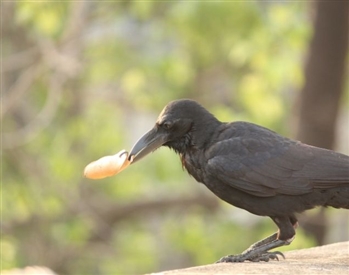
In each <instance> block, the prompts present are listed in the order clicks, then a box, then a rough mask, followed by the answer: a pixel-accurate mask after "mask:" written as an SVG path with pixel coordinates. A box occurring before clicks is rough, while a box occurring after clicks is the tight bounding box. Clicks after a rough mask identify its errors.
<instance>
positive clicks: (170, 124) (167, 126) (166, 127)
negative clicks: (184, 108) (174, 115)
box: [162, 121, 173, 130]
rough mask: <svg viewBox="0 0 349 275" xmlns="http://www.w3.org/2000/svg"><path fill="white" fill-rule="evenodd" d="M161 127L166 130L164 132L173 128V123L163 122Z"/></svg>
mask: <svg viewBox="0 0 349 275" xmlns="http://www.w3.org/2000/svg"><path fill="white" fill-rule="evenodd" d="M162 126H163V127H164V128H165V129H166V130H169V129H171V128H172V126H173V123H172V122H169V121H165V122H164V123H163V124H162Z"/></svg>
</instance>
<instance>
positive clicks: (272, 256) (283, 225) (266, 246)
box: [216, 217, 297, 263]
mask: <svg viewBox="0 0 349 275" xmlns="http://www.w3.org/2000/svg"><path fill="white" fill-rule="evenodd" d="M272 219H273V220H274V221H275V223H276V224H277V225H278V226H279V231H278V232H276V233H274V234H273V235H271V236H269V237H267V238H265V239H263V240H261V241H258V242H256V243H254V244H253V245H251V246H250V247H249V248H248V249H246V250H245V251H244V252H242V253H241V254H239V255H228V256H225V257H223V258H221V259H220V260H218V261H217V262H216V263H227V262H244V261H252V262H259V261H265V262H267V261H269V260H278V259H279V258H278V256H282V257H283V258H285V257H284V255H283V254H282V253H281V252H278V251H275V252H269V250H271V249H274V248H277V247H280V246H284V245H289V244H290V243H291V242H292V240H293V239H294V237H295V231H294V228H295V227H296V226H297V220H296V219H295V218H293V217H281V218H272ZM280 237H282V238H280Z"/></svg>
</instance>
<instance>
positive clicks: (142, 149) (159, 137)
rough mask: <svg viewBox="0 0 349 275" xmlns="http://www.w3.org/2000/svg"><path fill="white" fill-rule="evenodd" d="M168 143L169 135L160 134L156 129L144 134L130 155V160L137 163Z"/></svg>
mask: <svg viewBox="0 0 349 275" xmlns="http://www.w3.org/2000/svg"><path fill="white" fill-rule="evenodd" d="M166 142H167V134H166V133H160V132H159V131H158V129H157V128H156V127H154V128H153V129H151V130H150V131H149V132H147V133H146V134H144V135H143V136H142V137H141V138H140V139H139V140H138V141H137V142H136V144H135V145H133V147H132V149H131V152H130V154H129V160H130V161H132V163H133V162H136V161H138V160H140V159H142V158H143V157H145V156H146V155H148V154H149V153H151V152H153V151H155V150H156V149H157V148H159V147H160V146H161V145H163V144H164V143H166Z"/></svg>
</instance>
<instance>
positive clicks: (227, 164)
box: [130, 99, 349, 262]
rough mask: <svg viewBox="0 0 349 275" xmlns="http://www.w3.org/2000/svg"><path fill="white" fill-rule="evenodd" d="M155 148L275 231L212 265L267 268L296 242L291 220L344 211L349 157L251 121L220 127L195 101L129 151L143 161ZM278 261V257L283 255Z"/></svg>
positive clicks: (174, 109)
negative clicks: (170, 153) (307, 213)
mask: <svg viewBox="0 0 349 275" xmlns="http://www.w3.org/2000/svg"><path fill="white" fill-rule="evenodd" d="M160 146H167V147H169V148H171V149H173V150H174V151H175V152H176V153H178V154H179V155H180V159H181V161H182V164H183V166H184V167H185V169H186V170H187V171H188V172H189V174H190V175H192V176H193V177H194V178H195V179H196V180H197V181H198V182H201V183H203V184H205V185H206V186H207V188H209V189H210V190H211V191H212V192H213V193H214V194H215V195H217V196H218V197H219V198H221V199H222V200H224V201H226V202H227V203H229V204H232V205H234V206H236V207H239V208H242V209H245V210H247V211H249V212H251V213H253V214H255V215H259V216H269V217H270V218H271V219H272V220H273V221H274V222H275V223H276V225H277V226H278V228H279V230H278V232H276V233H274V234H273V235H271V236H269V237H267V238H265V239H263V240H261V241H259V242H257V243H255V244H253V245H252V246H250V247H249V248H248V249H247V250H245V251H244V252H243V253H241V254H239V255H229V256H225V257H223V258H221V259H220V260H219V261H217V262H243V261H246V260H249V261H268V260H269V259H278V255H282V253H280V252H269V250H271V249H274V248H277V247H280V246H283V245H288V244H290V243H291V242H292V240H293V239H294V238H295V234H296V233H295V228H296V227H297V225H298V222H297V218H296V216H295V214H296V213H299V212H302V211H304V210H308V209H311V208H314V207H316V206H332V207H335V208H346V209H349V157H348V156H346V155H343V154H340V153H336V152H334V151H331V150H326V149H321V148H317V147H313V146H310V145H306V144H303V143H301V142H298V141H294V140H291V139H288V138H285V137H283V136H280V135H278V134H277V133H275V132H273V131H271V130H269V129H266V128H264V127H261V126H258V125H255V124H252V123H248V122H232V123H223V122H220V121H219V120H217V119H216V118H215V117H214V116H213V115H212V114H211V113H209V112H208V111H207V110H206V109H205V108H203V107H202V106H201V105H200V104H198V103H197V102H195V101H193V100H189V99H182V100H177V101H172V102H170V103H169V104H168V105H167V106H166V107H165V108H164V109H163V111H162V112H161V113H160V115H159V117H158V119H157V121H156V123H155V126H154V128H153V129H151V130H150V131H149V132H147V133H146V134H145V135H144V136H143V137H141V138H140V139H139V140H138V141H137V142H136V144H135V145H134V146H133V148H132V149H131V152H130V159H132V158H133V162H135V161H138V160H140V159H141V158H143V157H144V156H146V155H147V154H148V153H150V152H152V151H154V150H156V149H157V148H159V147H160ZM282 256H283V255H282Z"/></svg>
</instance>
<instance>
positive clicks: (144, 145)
mask: <svg viewBox="0 0 349 275" xmlns="http://www.w3.org/2000/svg"><path fill="white" fill-rule="evenodd" d="M219 123H220V122H219V121H218V120H217V119H216V118H215V117H214V116H213V115H212V114H211V113H209V112H208V111H207V110H206V109H205V108H203V107H202V106H201V105H200V104H198V103H197V102H196V101H194V100H189V99H181V100H176V101H171V102H170V103H169V104H167V105H166V106H165V108H164V109H163V110H162V112H161V113H160V115H159V117H158V119H157V120H156V123H155V125H154V127H153V128H152V129H151V130H150V131H148V132H147V133H145V134H144V135H143V136H142V137H141V138H140V139H139V140H138V141H137V142H136V144H135V145H134V146H133V148H132V149H131V152H130V154H129V156H130V159H132V161H133V162H135V161H138V160H140V159H141V158H143V157H144V156H146V155H148V154H149V153H151V152H153V151H154V150H156V149H157V148H159V147H161V146H167V147H170V148H172V149H174V150H175V151H176V152H177V153H184V152H185V151H186V150H187V149H189V148H190V147H191V146H200V145H201V144H203V143H204V142H205V139H207V138H209V137H210V132H209V127H208V126H209V125H210V126H211V128H212V130H213V128H215V127H214V126H216V125H218V124H219ZM205 133H206V135H205Z"/></svg>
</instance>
